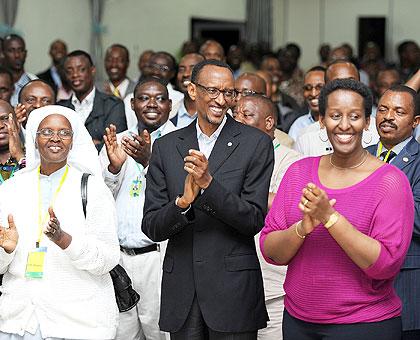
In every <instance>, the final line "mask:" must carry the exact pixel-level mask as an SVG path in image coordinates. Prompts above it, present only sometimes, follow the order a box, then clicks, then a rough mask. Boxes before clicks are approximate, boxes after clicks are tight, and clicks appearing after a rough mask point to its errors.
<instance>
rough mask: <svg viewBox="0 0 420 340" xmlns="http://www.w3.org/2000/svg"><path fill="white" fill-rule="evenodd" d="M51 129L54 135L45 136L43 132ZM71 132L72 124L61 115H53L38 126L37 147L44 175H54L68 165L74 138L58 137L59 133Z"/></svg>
mask: <svg viewBox="0 0 420 340" xmlns="http://www.w3.org/2000/svg"><path fill="white" fill-rule="evenodd" d="M45 129H50V130H51V131H53V135H52V136H50V137H45V136H43V135H42V134H41V133H38V132H40V131H41V130H45ZM60 130H70V131H72V128H71V124H70V122H69V121H68V119H67V118H66V117H64V116H62V115H60V114H52V115H49V116H47V117H45V118H44V119H43V120H42V121H41V123H39V126H38V132H37V135H36V139H35V145H36V147H37V149H38V151H39V157H40V159H41V170H43V172H42V173H44V174H46V173H47V174H48V173H52V172H54V171H56V170H58V169H60V168H62V167H63V166H64V165H65V164H66V163H67V157H68V155H69V152H70V150H71V147H72V144H73V138H72V137H71V138H69V139H63V138H60V137H59V136H58V131H60Z"/></svg>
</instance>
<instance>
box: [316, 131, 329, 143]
mask: <svg viewBox="0 0 420 340" xmlns="http://www.w3.org/2000/svg"><path fill="white" fill-rule="evenodd" d="M318 137H319V139H320V140H321V141H322V142H324V143H326V142H328V136H327V129H325V128H321V129H320V130H319V133H318Z"/></svg>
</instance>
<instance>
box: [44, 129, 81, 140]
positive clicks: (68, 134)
mask: <svg viewBox="0 0 420 340" xmlns="http://www.w3.org/2000/svg"><path fill="white" fill-rule="evenodd" d="M36 134H37V135H38V136H40V137H41V138H48V139H49V138H51V137H52V136H54V135H56V134H57V136H58V138H60V139H63V140H66V139H71V138H72V137H73V131H71V130H69V129H61V130H58V131H54V130H51V129H41V130H39V131H37V132H36Z"/></svg>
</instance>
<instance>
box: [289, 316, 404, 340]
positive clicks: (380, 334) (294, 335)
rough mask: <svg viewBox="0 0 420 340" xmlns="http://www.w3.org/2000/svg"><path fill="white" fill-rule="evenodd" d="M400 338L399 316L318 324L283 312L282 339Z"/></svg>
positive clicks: (381, 339) (351, 339)
mask: <svg viewBox="0 0 420 340" xmlns="http://www.w3.org/2000/svg"><path fill="white" fill-rule="evenodd" d="M297 339H299V340H356V339H357V340H400V339H401V317H397V318H392V319H388V320H384V321H379V322H366V323H355V324H327V325H326V324H319V323H311V322H306V321H302V320H299V319H296V318H294V317H293V316H291V315H290V314H289V313H288V312H287V311H286V309H285V310H284V313H283V340H297Z"/></svg>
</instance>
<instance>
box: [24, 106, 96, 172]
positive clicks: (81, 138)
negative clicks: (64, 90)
mask: <svg viewBox="0 0 420 340" xmlns="http://www.w3.org/2000/svg"><path fill="white" fill-rule="evenodd" d="M52 114H59V115H63V116H64V117H66V118H67V119H68V121H69V122H70V124H71V127H72V129H73V147H72V149H71V150H70V152H69V155H68V158H67V163H68V164H69V165H70V166H72V167H74V168H76V169H78V170H80V171H82V172H88V173H90V174H92V175H97V176H102V172H101V166H100V163H99V157H98V151H97V150H96V148H95V145H94V144H93V142H92V137H91V136H90V135H89V132H88V131H87V129H86V127H85V126H84V124H83V122H82V120H81V119H80V117H79V115H78V114H77V113H76V112H75V111H74V110H72V109H69V108H67V107H64V106H60V105H47V106H44V107H41V108H39V109H36V110H33V111H32V112H31V114H30V115H29V118H28V122H27V124H26V169H27V170H28V171H29V170H32V169H35V168H37V167H38V166H39V164H40V158H39V152H38V150H37V149H36V147H35V137H36V132H37V130H38V127H39V124H40V123H41V121H42V120H43V119H44V118H45V117H47V116H49V115H52Z"/></svg>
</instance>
